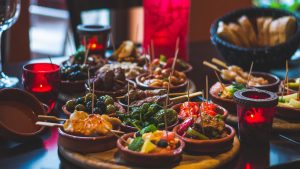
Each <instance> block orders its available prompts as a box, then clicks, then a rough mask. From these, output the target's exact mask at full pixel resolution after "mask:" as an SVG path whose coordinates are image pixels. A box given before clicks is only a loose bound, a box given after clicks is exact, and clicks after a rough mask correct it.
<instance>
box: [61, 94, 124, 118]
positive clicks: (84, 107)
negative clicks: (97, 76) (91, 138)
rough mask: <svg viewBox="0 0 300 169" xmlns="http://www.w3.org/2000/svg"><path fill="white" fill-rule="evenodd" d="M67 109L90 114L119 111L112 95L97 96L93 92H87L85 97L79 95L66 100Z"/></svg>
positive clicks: (108, 113) (109, 113)
mask: <svg viewBox="0 0 300 169" xmlns="http://www.w3.org/2000/svg"><path fill="white" fill-rule="evenodd" d="M93 97H94V108H93V110H92V102H93ZM65 107H66V110H67V111H69V112H74V111H85V112H87V113H88V114H92V113H94V114H107V115H111V114H115V113H116V112H117V111H119V109H120V108H119V107H118V105H117V103H115V102H114V99H113V98H112V97H111V96H108V95H104V96H100V97H97V96H96V95H93V94H92V93H87V94H86V95H85V96H84V97H79V98H76V99H73V100H69V101H67V102H66V105H65Z"/></svg>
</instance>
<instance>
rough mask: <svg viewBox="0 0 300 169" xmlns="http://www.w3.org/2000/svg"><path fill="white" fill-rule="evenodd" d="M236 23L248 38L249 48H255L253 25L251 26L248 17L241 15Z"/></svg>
mask: <svg viewBox="0 0 300 169" xmlns="http://www.w3.org/2000/svg"><path fill="white" fill-rule="evenodd" d="M238 22H239V24H240V25H241V27H242V28H243V30H244V32H245V33H246V35H247V36H248V39H249V40H250V44H251V46H257V37H256V33H255V31H254V28H253V25H252V24H251V22H250V20H249V19H248V17H247V16H245V15H243V16H241V17H240V18H239V19H238Z"/></svg>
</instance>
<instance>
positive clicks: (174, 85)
mask: <svg viewBox="0 0 300 169" xmlns="http://www.w3.org/2000/svg"><path fill="white" fill-rule="evenodd" d="M170 74H171V69H170V68H166V69H161V68H157V69H155V70H154V71H153V72H152V74H151V73H146V74H143V75H140V76H138V77H137V78H136V83H137V86H138V87H139V88H141V89H167V88H168V86H169V82H170V92H180V91H185V88H186V86H187V78H186V75H185V74H184V73H183V72H179V71H176V70H175V71H174V72H173V74H172V76H171V77H169V76H170Z"/></svg>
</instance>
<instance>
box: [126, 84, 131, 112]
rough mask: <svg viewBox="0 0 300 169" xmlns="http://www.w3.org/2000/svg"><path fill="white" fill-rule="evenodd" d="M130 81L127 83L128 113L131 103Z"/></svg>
mask: <svg viewBox="0 0 300 169" xmlns="http://www.w3.org/2000/svg"><path fill="white" fill-rule="evenodd" d="M129 88H130V87H129V82H128V84H127V93H128V97H127V113H129V105H130V94H129Z"/></svg>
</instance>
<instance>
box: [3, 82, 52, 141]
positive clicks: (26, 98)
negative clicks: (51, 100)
mask: <svg viewBox="0 0 300 169" xmlns="http://www.w3.org/2000/svg"><path fill="white" fill-rule="evenodd" d="M0 108H1V113H0V137H1V138H3V139H7V140H10V139H12V140H15V141H25V140H27V139H31V138H33V137H34V136H36V135H38V134H39V133H41V132H42V131H43V130H44V127H43V126H36V125H35V123H36V122H37V121H38V115H45V114H46V112H47V111H48V110H47V109H48V107H47V106H45V105H43V104H42V103H41V102H40V101H39V100H38V99H37V98H36V97H35V96H34V95H32V94H30V93H29V92H27V91H24V90H21V89H16V88H7V89H1V90H0Z"/></svg>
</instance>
